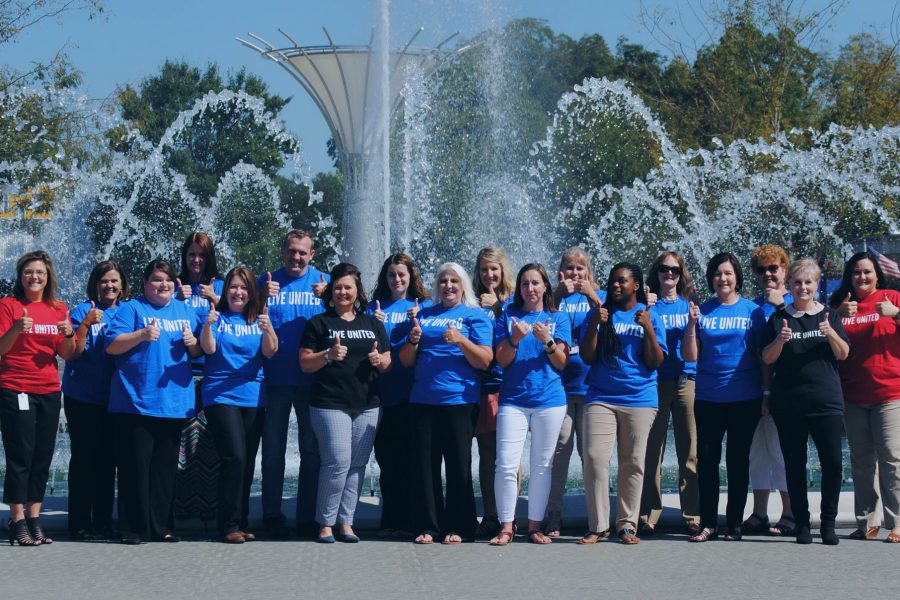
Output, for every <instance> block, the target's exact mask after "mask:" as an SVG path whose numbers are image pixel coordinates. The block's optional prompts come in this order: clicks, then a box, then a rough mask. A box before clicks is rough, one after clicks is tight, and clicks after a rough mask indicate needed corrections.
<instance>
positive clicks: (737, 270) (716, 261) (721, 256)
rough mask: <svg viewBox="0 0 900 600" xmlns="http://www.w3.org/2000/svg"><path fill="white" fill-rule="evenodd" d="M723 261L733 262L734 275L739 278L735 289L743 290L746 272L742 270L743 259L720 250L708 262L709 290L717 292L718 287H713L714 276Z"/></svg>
mask: <svg viewBox="0 0 900 600" xmlns="http://www.w3.org/2000/svg"><path fill="white" fill-rule="evenodd" d="M722 263H731V266H732V267H733V268H734V276H735V278H737V285H736V286H735V289H736V290H737V291H741V288H742V287H744V272H743V271H742V270H741V261H739V260H738V258H737V256H735V255H734V254H732V253H731V252H719V253H718V254H716V255H715V256H713V257H712V258H711V259H709V262H708V263H707V264H706V285H707V287H709V291H710V292H712V293H715V292H716V288H715V287H713V278H715V276H716V271H717V270H718V268H719V265H721V264H722Z"/></svg>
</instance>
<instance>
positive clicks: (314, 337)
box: [300, 315, 323, 350]
mask: <svg viewBox="0 0 900 600" xmlns="http://www.w3.org/2000/svg"><path fill="white" fill-rule="evenodd" d="M322 332H323V321H322V319H320V318H319V317H318V315H316V316H315V317H313V318H312V319H310V320H309V322H308V323H307V324H306V327H304V328H303V335H302V336H301V337H300V347H301V348H306V349H307V350H316V349H317V348H318V342H319V339H320V338H321V337H322Z"/></svg>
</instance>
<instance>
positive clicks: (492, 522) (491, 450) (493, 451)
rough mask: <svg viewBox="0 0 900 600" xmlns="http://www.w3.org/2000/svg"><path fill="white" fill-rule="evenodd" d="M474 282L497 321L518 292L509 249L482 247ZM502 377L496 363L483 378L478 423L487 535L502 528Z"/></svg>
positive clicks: (483, 528) (481, 303) (483, 522)
mask: <svg viewBox="0 0 900 600" xmlns="http://www.w3.org/2000/svg"><path fill="white" fill-rule="evenodd" d="M472 282H473V284H474V290H473V291H474V293H475V299H476V300H477V302H478V304H479V306H480V307H481V310H482V311H483V312H484V314H485V316H486V317H487V318H488V319H490V321H491V323H494V322H495V321H496V320H497V317H499V316H500V314H501V313H502V312H503V309H505V308H506V307H507V306H508V305H509V304H510V303H511V302H512V296H513V294H514V292H515V282H514V281H513V268H512V264H511V263H510V262H509V257H508V256H507V255H506V252H504V251H503V250H501V249H500V248H497V247H496V246H488V247H487V248H482V249H481V250H479V251H478V256H476V257H475V270H474V272H473V274H472ZM502 377H503V369H502V368H501V367H500V366H499V365H498V364H497V363H496V362H492V363H491V366H490V370H489V371H488V372H487V374H486V375H485V376H484V378H483V379H482V380H481V398H480V401H479V409H478V422H477V423H476V424H475V439H476V440H477V441H478V478H479V482H480V484H481V499H482V503H483V504H484V518H482V519H481V523H480V524H479V526H478V530H477V532H476V535H477V536H478V537H486V538H490V537H493V536H494V535H495V534H496V533H497V531H498V530H499V529H500V521H499V520H498V518H497V511H496V506H497V503H496V496H495V495H494V464H495V463H496V461H497V410H498V407H499V395H500V384H501V382H502Z"/></svg>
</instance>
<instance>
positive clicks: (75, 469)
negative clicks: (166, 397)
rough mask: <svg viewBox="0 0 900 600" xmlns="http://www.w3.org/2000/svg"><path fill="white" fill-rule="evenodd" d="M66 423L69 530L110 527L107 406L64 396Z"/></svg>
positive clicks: (111, 461)
mask: <svg viewBox="0 0 900 600" xmlns="http://www.w3.org/2000/svg"><path fill="white" fill-rule="evenodd" d="M63 408H64V409H65V411H66V421H67V422H68V424H69V445H70V448H71V457H70V458H69V531H70V532H72V533H75V532H78V531H97V532H109V531H111V530H112V515H113V503H114V501H115V497H116V459H115V451H114V449H113V443H114V442H113V438H114V436H113V431H114V429H113V422H112V416H111V415H110V414H109V412H107V410H106V406H103V405H100V404H91V403H89V402H81V401H79V400H77V399H75V398H72V397H71V396H68V395H67V396H66V397H65V401H64V402H63Z"/></svg>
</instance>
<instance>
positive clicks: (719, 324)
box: [696, 298, 766, 403]
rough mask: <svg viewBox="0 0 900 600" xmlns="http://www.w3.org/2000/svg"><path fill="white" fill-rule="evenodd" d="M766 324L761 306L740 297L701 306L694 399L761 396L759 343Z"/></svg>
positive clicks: (710, 399) (737, 399)
mask: <svg viewBox="0 0 900 600" xmlns="http://www.w3.org/2000/svg"><path fill="white" fill-rule="evenodd" d="M765 326H766V318H765V316H764V313H763V309H762V308H760V307H759V306H757V305H756V304H754V303H753V302H751V301H750V300H747V299H746V298H741V299H739V300H738V301H737V302H735V303H734V304H728V305H725V304H721V303H720V302H719V300H718V299H716V298H713V299H712V300H709V301H707V302H704V303H703V304H701V305H700V322H699V323H698V324H697V341H698V342H699V344H700V347H699V351H700V354H699V360H698V361H697V387H696V390H697V391H696V398H697V400H705V401H707V402H719V403H727V402H742V401H744V400H753V399H756V398H760V397H762V383H761V381H760V363H759V358H758V356H757V355H758V353H759V350H760V347H759V342H760V340H761V339H762V334H763V331H764V329H765Z"/></svg>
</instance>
